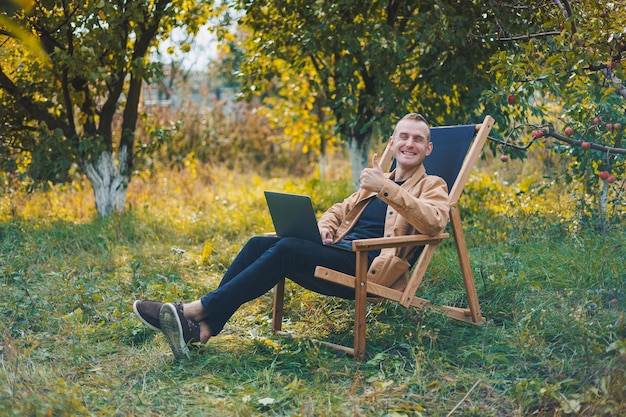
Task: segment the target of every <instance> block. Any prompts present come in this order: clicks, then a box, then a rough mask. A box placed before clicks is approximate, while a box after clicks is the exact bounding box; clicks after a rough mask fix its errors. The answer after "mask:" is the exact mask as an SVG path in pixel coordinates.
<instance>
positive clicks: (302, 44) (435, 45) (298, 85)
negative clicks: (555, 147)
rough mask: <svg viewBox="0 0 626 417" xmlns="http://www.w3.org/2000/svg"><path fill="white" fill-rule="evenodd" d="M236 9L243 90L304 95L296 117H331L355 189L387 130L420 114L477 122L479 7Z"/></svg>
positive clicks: (448, 2) (417, 0) (247, 2)
mask: <svg viewBox="0 0 626 417" xmlns="http://www.w3.org/2000/svg"><path fill="white" fill-rule="evenodd" d="M235 3H236V4H237V6H238V7H239V8H240V9H241V10H242V17H241V18H240V21H239V23H240V27H241V28H242V30H243V31H246V33H247V36H246V38H245V42H244V43H243V50H244V53H245V59H244V60H243V62H242V65H241V76H242V77H241V79H242V81H243V87H244V89H245V91H246V92H248V93H249V94H259V95H264V96H265V95H270V94H271V95H275V96H278V97H280V98H282V99H284V100H285V101H289V100H292V99H293V98H294V96H295V95H296V94H298V95H300V96H301V95H302V94H303V93H304V94H305V96H306V95H308V96H309V97H310V99H309V100H301V98H297V100H296V102H299V103H302V108H301V109H300V111H301V112H303V113H307V112H308V113H311V114H316V113H318V112H319V113H320V114H323V115H325V116H329V117H331V118H332V123H333V125H334V126H335V127H336V129H337V135H338V136H339V137H340V138H341V139H342V140H343V141H344V142H345V143H346V144H347V148H348V150H349V154H350V161H351V164H352V174H353V178H354V180H355V184H356V183H357V180H358V175H359V173H360V171H361V169H362V168H363V167H364V166H365V165H366V164H367V162H368V161H367V159H368V154H369V148H370V145H371V141H372V139H373V138H374V137H376V135H380V136H382V137H384V138H386V137H388V136H389V128H390V124H391V123H393V122H394V121H396V120H397V118H398V117H400V116H402V115H403V114H404V113H406V112H408V111H418V112H421V113H423V114H424V115H425V116H426V117H427V118H429V119H430V120H431V122H433V123H434V124H437V123H440V124H448V123H463V122H471V121H473V120H474V119H475V117H476V116H477V115H478V114H480V115H481V116H482V114H483V109H482V108H481V107H480V102H479V97H480V94H481V92H482V91H483V90H484V89H485V88H487V86H488V85H489V82H488V74H486V65H487V62H488V57H489V55H490V48H491V44H490V43H489V42H488V41H487V39H485V38H484V37H481V36H479V34H480V33H481V30H480V27H481V25H482V20H483V18H482V9H481V7H480V2H459V1H455V0H444V1H437V2H431V1H423V0H413V1H402V2H400V1H392V0H389V1H374V2H370V1H326V0H301V1H288V0H275V1H267V0H239V1H237V2H235ZM286 73H289V74H291V75H290V76H286V75H285V74H286ZM303 89H304V90H303ZM272 109H273V110H274V111H275V112H276V114H277V115H278V116H277V117H281V116H280V114H281V113H282V112H284V111H285V108H283V107H280V106H279V105H278V103H277V102H273V103H272ZM293 110H294V108H293V106H292V107H291V108H290V109H289V111H290V112H293ZM303 120H304V118H303ZM324 120H325V121H327V119H324Z"/></svg>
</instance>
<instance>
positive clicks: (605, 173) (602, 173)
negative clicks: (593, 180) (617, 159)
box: [600, 171, 609, 180]
mask: <svg viewBox="0 0 626 417" xmlns="http://www.w3.org/2000/svg"><path fill="white" fill-rule="evenodd" d="M600 178H602V179H603V180H605V179H607V178H609V172H608V171H600Z"/></svg>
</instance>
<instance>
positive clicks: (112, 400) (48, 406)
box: [0, 160, 626, 417]
mask: <svg viewBox="0 0 626 417" xmlns="http://www.w3.org/2000/svg"><path fill="white" fill-rule="evenodd" d="M494 162H495V163H500V162H499V161H497V160H496V161H494ZM507 167H511V165H510V164H509V165H507ZM484 169H485V172H492V171H493V167H492V166H491V165H487V166H486V167H485V168H484ZM503 176H504V173H502V174H501V176H498V177H497V178H502V177H503ZM334 179H335V180H334V181H330V182H321V181H319V179H317V178H315V179H307V178H304V179H295V180H294V179H287V178H278V177H277V178H273V179H262V178H260V177H258V176H255V175H253V174H247V173H242V172H239V171H229V170H226V169H224V168H223V167H220V166H218V165H216V164H214V163H212V164H206V165H203V164H200V163H197V161H196V163H195V165H194V164H191V165H187V166H186V168H184V169H180V170H172V171H169V172H167V171H163V172H162V173H160V174H159V175H155V176H153V177H145V178H144V177H141V181H133V182H132V183H131V185H130V187H131V189H130V192H129V203H130V209H129V210H127V211H126V212H124V213H122V214H119V215H114V216H110V217H107V218H99V217H96V216H94V215H93V212H92V211H90V210H88V209H86V208H88V207H89V206H90V202H89V200H90V199H92V198H93V195H92V194H91V193H90V192H89V191H88V185H87V184H86V183H82V184H80V183H77V184H75V185H74V186H72V187H67V186H62V185H53V186H52V191H53V192H46V191H43V190H37V191H35V192H33V193H31V194H22V193H19V192H13V193H11V194H10V193H9V192H6V191H5V193H3V194H2V195H1V197H2V199H1V200H0V201H2V204H0V253H1V254H2V256H0V286H1V288H2V294H3V296H2V298H1V299H0V335H1V336H0V340H1V342H0V386H1V387H2V389H1V390H0V414H2V415H7V416H11V415H55V416H70V415H71V416H92V415H93V416H95V415H98V416H114V415H172V416H178V415H181V416H182V415H190V414H196V415H212V416H232V415H238V416H252V415H275V416H293V415H302V416H313V415H315V416H320V415H327V416H354V415H360V416H382V415H388V416H420V415H422V416H426V415H428V416H445V415H448V414H449V413H450V412H451V411H452V410H453V409H454V410H455V412H454V414H453V415H455V416H468V417H469V416H494V417H496V416H497V417H502V416H520V415H537V416H589V415H596V416H606V417H609V416H615V415H623V414H624V413H625V412H626V409H625V408H624V404H626V391H624V382H625V378H626V314H625V311H624V303H625V302H626V275H624V269H623V265H624V263H625V262H626V252H625V251H624V247H623V233H622V229H619V228H618V229H616V230H615V231H609V233H607V234H606V235H604V236H600V235H595V234H593V233H589V229H588V228H582V227H581V228H578V229H571V228H569V225H570V224H571V223H572V220H570V219H572V218H575V213H576V210H577V208H576V202H575V201H570V200H569V199H568V198H567V196H566V195H561V196H557V190H559V189H560V188H558V187H554V188H551V189H546V190H544V193H543V194H537V193H536V191H533V188H532V187H531V186H529V185H528V184H525V183H520V184H517V183H514V184H511V185H505V184H503V183H501V182H497V183H496V182H493V181H492V180H491V179H490V178H489V177H488V176H487V175H485V174H481V175H477V176H473V177H472V180H471V182H470V187H471V188H470V192H469V193H467V195H464V200H462V201H461V203H460V204H461V206H462V207H464V210H465V212H464V213H463V215H464V219H466V220H467V221H466V222H465V226H466V229H467V240H468V244H469V248H470V252H471V255H470V258H471V259H472V262H473V265H472V267H473V270H474V271H475V277H476V282H477V288H478V292H479V299H480V302H481V307H482V310H483V313H484V315H485V316H486V317H487V318H488V323H487V324H486V325H484V326H483V327H473V326H468V325H464V324H460V323H456V322H454V321H452V320H450V319H447V318H445V317H444V316H443V315H441V314H440V313H439V312H437V309H436V307H434V308H433V309H430V310H424V311H422V312H418V311H416V310H404V309H403V308H401V307H398V306H396V305H393V304H389V303H379V304H371V305H369V306H368V309H369V311H368V316H367V317H368V352H369V354H370V356H369V358H368V360H367V361H366V362H364V363H362V364H360V363H358V362H356V361H355V360H354V359H352V358H350V357H345V356H343V355H342V354H337V353H335V352H333V351H332V350H329V349H328V348H326V347H322V346H319V345H317V344H315V343H314V342H312V340H311V339H313V338H315V339H322V340H330V341H335V342H339V343H342V342H348V343H349V342H350V339H351V337H352V336H351V331H350V326H351V325H352V323H351V320H350V318H349V315H348V314H346V310H348V309H350V308H351V302H348V301H343V300H337V299H333V298H329V297H322V296H318V295H315V294H313V293H311V292H309V291H305V290H302V289H301V288H299V287H296V286H294V285H288V286H287V298H286V319H287V322H286V323H285V328H286V330H292V331H294V336H293V337H287V338H282V337H278V336H273V335H272V334H271V330H270V320H269V319H270V318H269V313H270V309H271V293H270V294H268V295H266V296H263V297H261V298H259V299H258V300H256V301H254V302H251V303H248V304H246V305H244V306H243V307H242V309H241V310H240V311H239V312H238V313H237V314H236V315H235V317H233V320H232V321H230V322H229V324H228V325H227V327H226V328H225V330H224V332H223V333H222V334H221V335H220V336H218V337H215V338H213V339H211V341H210V342H209V344H208V345H207V346H206V347H205V348H203V349H202V350H199V351H195V352H194V354H193V358H194V360H193V361H192V362H184V363H177V362H175V361H173V360H172V357H171V353H170V352H169V351H168V347H167V343H166V342H165V340H164V339H163V337H162V336H161V335H159V334H155V333H152V332H150V331H148V330H146V328H145V327H144V326H143V325H142V324H141V323H140V322H139V321H138V320H137V319H136V318H135V317H134V316H133V314H132V308H131V304H132V300H133V299H135V298H139V297H143V298H149V299H158V300H168V301H170V300H178V299H184V300H191V299H195V298H196V297H198V296H199V295H200V294H202V293H204V292H206V291H207V290H210V289H211V288H213V287H214V286H216V285H217V283H218V282H219V277H220V276H221V274H222V273H223V272H224V270H225V268H226V267H227V266H228V265H229V263H230V261H231V260H232V258H233V256H234V255H235V254H236V253H237V251H238V250H239V248H240V247H241V245H242V244H243V243H244V242H245V240H246V239H247V238H248V237H249V236H251V235H253V234H258V233H262V232H265V231H269V230H271V221H270V218H269V215H268V213H267V209H266V207H265V204H264V201H263V196H262V191H263V190H264V189H285V190H288V191H292V192H301V193H307V194H311V195H312V196H313V199H314V201H316V209H317V210H318V211H322V210H324V209H325V208H327V207H328V206H329V205H330V204H332V203H333V202H335V201H337V200H339V199H341V198H342V197H343V196H345V195H346V194H347V193H348V192H349V190H350V189H351V180H350V178H347V175H345V172H344V175H343V176H342V177H335V178H334ZM242 184H245V185H246V186H245V187H244V186H242ZM519 191H524V192H523V193H522V194H520V193H519ZM530 194H533V198H532V199H531V198H526V197H527V196H528V195H530ZM541 196H545V199H543V198H542V197H541ZM510 199H518V200H517V203H516V204H515V205H511V204H510V203H509V201H508V200H510ZM559 199H560V200H559ZM531 201H534V202H535V204H534V206H532V207H531V205H530V203H531ZM518 205H519V210H517V211H516V212H515V213H514V214H513V213H511V207H513V206H518ZM556 206H559V210H558V211H556ZM512 214H513V215H512ZM622 222H623V219H622ZM441 249H442V250H439V251H438V252H437V254H436V255H435V258H434V260H433V263H432V264H431V267H430V269H429V271H428V274H427V279H426V280H425V281H424V283H423V286H422V288H421V289H420V295H421V296H423V297H425V298H428V299H429V300H431V301H432V303H433V304H434V305H435V306H436V305H437V304H438V303H442V304H443V303H445V304H459V305H463V304H464V300H463V289H462V283H461V280H460V279H459V278H458V277H459V271H458V265H457V264H456V255H455V249H454V247H453V246H451V245H450V244H445V245H444V246H443V247H442V248H441ZM464 397H466V399H465V400H464Z"/></svg>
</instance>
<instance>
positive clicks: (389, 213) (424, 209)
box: [133, 113, 448, 359]
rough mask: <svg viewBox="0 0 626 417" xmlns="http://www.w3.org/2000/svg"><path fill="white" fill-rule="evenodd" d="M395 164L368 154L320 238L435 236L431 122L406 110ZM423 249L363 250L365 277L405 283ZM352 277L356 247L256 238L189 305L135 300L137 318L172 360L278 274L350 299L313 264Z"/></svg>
mask: <svg viewBox="0 0 626 417" xmlns="http://www.w3.org/2000/svg"><path fill="white" fill-rule="evenodd" d="M389 141H390V145H389V146H390V147H391V149H392V151H393V155H394V157H395V159H396V168H395V169H394V170H393V171H392V172H391V173H385V172H383V170H382V169H381V167H380V166H379V164H378V156H377V155H376V154H374V156H373V157H372V167H371V168H366V169H364V170H363V171H362V173H361V177H360V186H359V190H358V191H357V192H355V193H354V194H352V195H351V196H350V197H348V198H346V199H345V200H344V201H343V202H341V203H337V204H335V205H333V206H332V207H331V208H330V209H328V210H327V211H326V213H324V215H323V216H322V217H321V219H320V220H319V222H318V228H319V232H320V236H321V237H322V240H323V241H324V242H325V243H331V242H332V243H334V244H335V245H342V246H344V247H347V248H351V247H352V241H353V240H355V239H367V238H373V237H381V236H385V237H392V236H400V235H410V234H416V233H424V234H428V235H435V234H437V233H439V232H441V231H442V230H443V229H444V228H445V226H446V224H447V222H448V190H447V187H446V183H445V181H444V180H443V179H441V178H439V177H436V176H432V175H427V173H426V171H425V169H424V166H423V165H422V162H423V161H424V158H426V157H427V156H428V155H429V154H430V152H431V151H432V143H431V142H430V127H429V125H428V122H427V121H426V120H425V119H424V118H423V117H422V116H421V115H419V114H417V113H409V114H407V115H406V116H404V117H403V118H402V119H401V120H400V121H399V122H398V123H397V124H396V126H395V129H394V132H393V134H392V136H391V137H390V138H389ZM421 249H422V248H421V247H413V248H392V249H384V250H382V251H372V252H370V253H369V254H368V261H369V272H368V280H369V281H372V282H376V283H378V284H381V285H386V286H389V287H393V288H398V289H399V288H403V287H404V286H406V282H407V279H408V273H409V269H410V267H411V265H412V264H413V262H414V261H415V260H416V259H417V256H418V255H419V253H420V252H421ZM318 265H321V266H325V267H327V268H332V269H334V270H337V271H340V272H344V273H346V274H351V275H354V273H355V269H356V255H355V253H354V252H350V251H344V250H341V249H338V248H334V247H330V246H324V245H320V244H317V243H313V242H309V241H306V240H302V239H297V238H281V237H269V236H256V237H253V238H252V239H250V240H249V241H248V243H246V245H245V246H244V247H243V248H242V250H241V251H240V252H239V254H238V255H237V257H236V258H235V260H234V261H233V263H232V264H231V266H230V267H229V268H228V270H227V271H226V273H225V274H224V276H223V277H222V280H221V282H220V284H219V286H218V287H217V288H216V289H215V290H213V291H211V292H209V293H208V294H206V295H204V296H202V297H201V298H200V299H199V300H196V301H193V302H191V303H188V304H174V303H162V302H158V301H145V300H136V301H135V303H134V305H133V309H134V311H135V314H136V315H137V316H138V317H139V319H140V320H141V321H142V322H143V323H144V324H146V325H147V326H149V327H150V328H152V329H154V330H161V331H162V332H163V333H164V334H165V336H166V339H167V341H168V343H169V345H170V348H171V349H172V352H173V353H174V356H175V357H176V359H184V358H190V352H189V347H190V346H193V345H195V344H197V343H206V342H207V341H208V340H209V338H210V337H212V336H215V335H217V334H218V333H219V332H220V331H221V330H222V328H223V327H224V325H225V324H226V322H227V321H228V319H230V317H231V316H232V315H233V314H234V313H235V312H236V311H237V309H238V308H239V307H240V306H241V305H242V304H244V303H245V302H248V301H250V300H253V299H255V298H257V297H259V296H261V295H263V294H265V293H266V292H267V291H269V290H270V289H271V288H273V287H274V285H276V283H277V282H279V281H280V280H282V279H283V278H289V279H290V280H292V281H294V282H296V283H298V284H299V285H301V286H303V287H305V288H308V289H310V290H312V291H316V292H318V293H321V294H326V295H332V296H337V297H342V298H346V299H353V298H354V290H352V289H350V288H348V287H344V286H341V285H338V284H335V283H332V282H328V281H324V280H320V279H317V278H315V277H314V271H315V267H316V266H318Z"/></svg>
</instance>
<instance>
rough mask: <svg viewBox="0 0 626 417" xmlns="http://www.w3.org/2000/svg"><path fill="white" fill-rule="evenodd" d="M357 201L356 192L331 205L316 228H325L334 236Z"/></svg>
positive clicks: (357, 194)
mask: <svg viewBox="0 0 626 417" xmlns="http://www.w3.org/2000/svg"><path fill="white" fill-rule="evenodd" d="M358 199H359V193H358V192H356V193H354V194H352V195H351V196H349V197H347V198H346V199H345V200H343V201H342V202H341V203H336V204H333V205H332V206H331V207H330V208H329V209H328V210H326V212H325V213H324V214H323V215H322V217H321V218H320V219H319V221H318V222H317V226H318V227H320V228H321V227H324V228H327V229H329V230H331V231H332V232H333V236H334V235H336V234H337V230H338V229H339V227H340V226H341V223H342V222H344V220H345V219H346V215H347V213H348V212H349V211H350V210H351V209H352V208H353V207H354V206H355V205H356V203H357V201H358Z"/></svg>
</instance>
